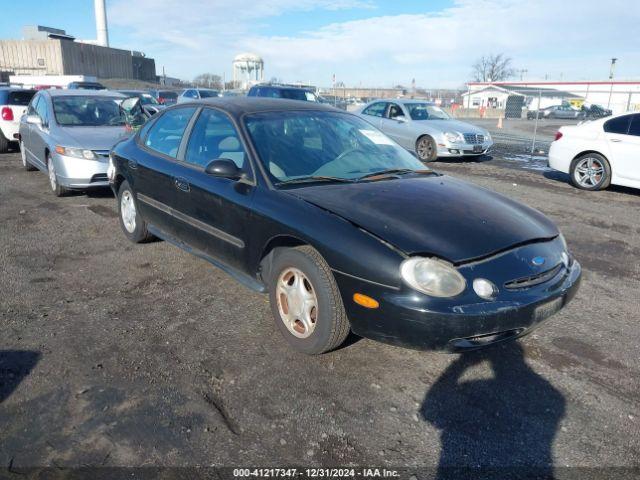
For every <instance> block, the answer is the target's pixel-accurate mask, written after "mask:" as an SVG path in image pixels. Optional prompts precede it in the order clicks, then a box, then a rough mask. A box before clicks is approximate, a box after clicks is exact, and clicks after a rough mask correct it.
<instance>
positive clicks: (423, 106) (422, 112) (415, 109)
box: [405, 103, 451, 120]
mask: <svg viewBox="0 0 640 480" xmlns="http://www.w3.org/2000/svg"><path fill="white" fill-rule="evenodd" d="M405 107H407V110H408V111H409V115H410V116H411V119H412V120H449V119H450V118H451V117H450V116H449V114H448V113H447V112H445V111H444V110H442V109H441V108H440V107H436V106H435V105H429V104H428V103H407V104H405Z"/></svg>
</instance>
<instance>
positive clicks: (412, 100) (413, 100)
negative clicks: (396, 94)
mask: <svg viewBox="0 0 640 480" xmlns="http://www.w3.org/2000/svg"><path fill="white" fill-rule="evenodd" d="M378 102H388V103H399V104H401V105H406V104H407V103H424V104H425V105H431V106H434V107H435V106H436V104H435V103H434V102H430V101H428V100H422V99H420V98H376V99H375V100H371V101H370V102H369V103H367V105H371V104H372V103H378Z"/></svg>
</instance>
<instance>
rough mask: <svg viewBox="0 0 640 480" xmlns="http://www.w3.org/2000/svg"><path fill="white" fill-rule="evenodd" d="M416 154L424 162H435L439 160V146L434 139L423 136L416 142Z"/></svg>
mask: <svg viewBox="0 0 640 480" xmlns="http://www.w3.org/2000/svg"><path fill="white" fill-rule="evenodd" d="M416 153H417V154H418V158H419V159H420V160H422V161H423V162H433V161H434V160H436V159H437V158H438V146H437V145H436V141H435V140H434V139H433V137H430V136H429V135H423V136H422V137H420V138H419V139H418V141H417V142H416Z"/></svg>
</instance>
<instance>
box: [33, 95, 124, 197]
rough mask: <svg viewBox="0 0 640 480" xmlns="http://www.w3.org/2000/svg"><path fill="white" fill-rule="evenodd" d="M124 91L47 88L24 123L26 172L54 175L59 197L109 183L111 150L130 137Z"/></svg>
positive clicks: (55, 187) (38, 97)
mask: <svg viewBox="0 0 640 480" xmlns="http://www.w3.org/2000/svg"><path fill="white" fill-rule="evenodd" d="M124 98H125V97H124V95H122V94H121V93H117V92H111V91H108V90H104V91H102V90H101V91H92V90H41V91H40V92H38V93H37V94H36V95H35V96H34V97H33V99H32V100H31V103H30V104H29V108H28V109H27V114H26V115H24V116H23V117H22V119H21V121H20V153H21V156H22V165H23V166H24V168H25V169H26V170H34V169H35V168H37V169H39V170H41V171H43V172H45V173H47V174H48V175H49V183H50V185H51V190H53V192H54V194H55V195H57V196H62V195H64V194H65V193H66V192H67V191H68V190H72V189H82V190H84V189H87V188H93V187H105V186H108V185H109V183H108V181H107V166H108V157H109V150H110V149H111V147H113V145H114V144H115V143H116V142H117V141H118V140H120V139H121V138H123V137H124V136H127V135H129V133H128V131H127V129H126V128H125V121H124V118H123V116H122V114H121V111H120V102H121V101H122V100H123V99H124Z"/></svg>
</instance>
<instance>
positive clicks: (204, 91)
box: [177, 88, 220, 103]
mask: <svg viewBox="0 0 640 480" xmlns="http://www.w3.org/2000/svg"><path fill="white" fill-rule="evenodd" d="M219 96H220V92H219V91H218V90H212V89H210V88H187V89H186V90H184V91H183V92H182V93H180V95H178V100H177V103H184V102H192V101H194V100H200V99H203V98H214V97H219Z"/></svg>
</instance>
